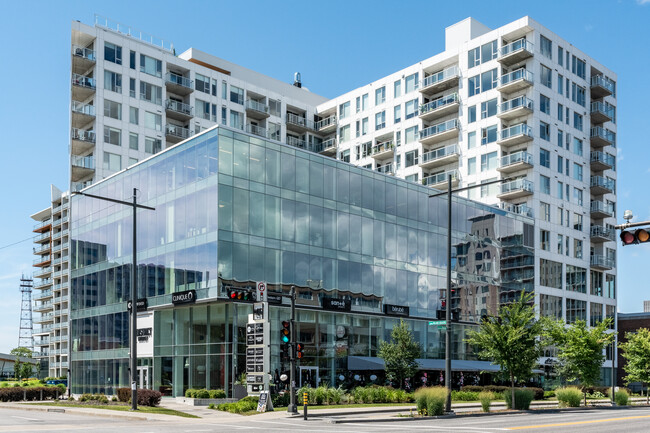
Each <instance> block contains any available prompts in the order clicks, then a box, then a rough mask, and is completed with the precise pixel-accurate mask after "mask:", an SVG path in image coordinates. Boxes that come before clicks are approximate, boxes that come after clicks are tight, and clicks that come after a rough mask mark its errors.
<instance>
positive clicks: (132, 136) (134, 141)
mask: <svg viewBox="0 0 650 433" xmlns="http://www.w3.org/2000/svg"><path fill="white" fill-rule="evenodd" d="M138 147H139V145H138V134H136V133H135V132H130V133H129V149H131V150H138Z"/></svg>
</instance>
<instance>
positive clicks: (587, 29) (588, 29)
mask: <svg viewBox="0 0 650 433" xmlns="http://www.w3.org/2000/svg"><path fill="white" fill-rule="evenodd" d="M645 1H649V2H650V0H645ZM593 28H594V26H593V25H592V24H586V25H585V31H586V32H590V31H592V30H593Z"/></svg>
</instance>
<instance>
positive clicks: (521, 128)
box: [500, 123, 533, 140]
mask: <svg viewBox="0 0 650 433" xmlns="http://www.w3.org/2000/svg"><path fill="white" fill-rule="evenodd" d="M517 135H526V136H529V137H532V136H533V128H532V127H530V126H529V125H527V124H525V123H520V124H518V125H514V126H511V127H509V128H506V129H502V130H501V134H500V136H501V140H507V139H509V138H511V137H516V136H517Z"/></svg>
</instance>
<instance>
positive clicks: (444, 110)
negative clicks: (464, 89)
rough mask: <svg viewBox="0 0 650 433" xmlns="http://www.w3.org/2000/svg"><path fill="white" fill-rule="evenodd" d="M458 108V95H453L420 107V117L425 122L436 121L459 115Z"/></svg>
mask: <svg viewBox="0 0 650 433" xmlns="http://www.w3.org/2000/svg"><path fill="white" fill-rule="evenodd" d="M458 107H460V100H459V99H458V93H452V94H451V95H447V96H443V97H441V98H438V99H435V100H433V101H430V102H427V103H426V104H424V105H420V110H419V112H420V114H419V117H420V119H422V120H424V121H432V120H436V119H439V118H441V117H444V116H447V115H449V114H458Z"/></svg>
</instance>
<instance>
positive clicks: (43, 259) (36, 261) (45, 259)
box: [33, 255, 52, 265]
mask: <svg viewBox="0 0 650 433" xmlns="http://www.w3.org/2000/svg"><path fill="white" fill-rule="evenodd" d="M51 258H52V257H51V256H49V255H47V256H41V257H37V258H35V259H34V262H33V263H34V264H35V265H36V264H39V263H44V262H49V261H50V259H51Z"/></svg>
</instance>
